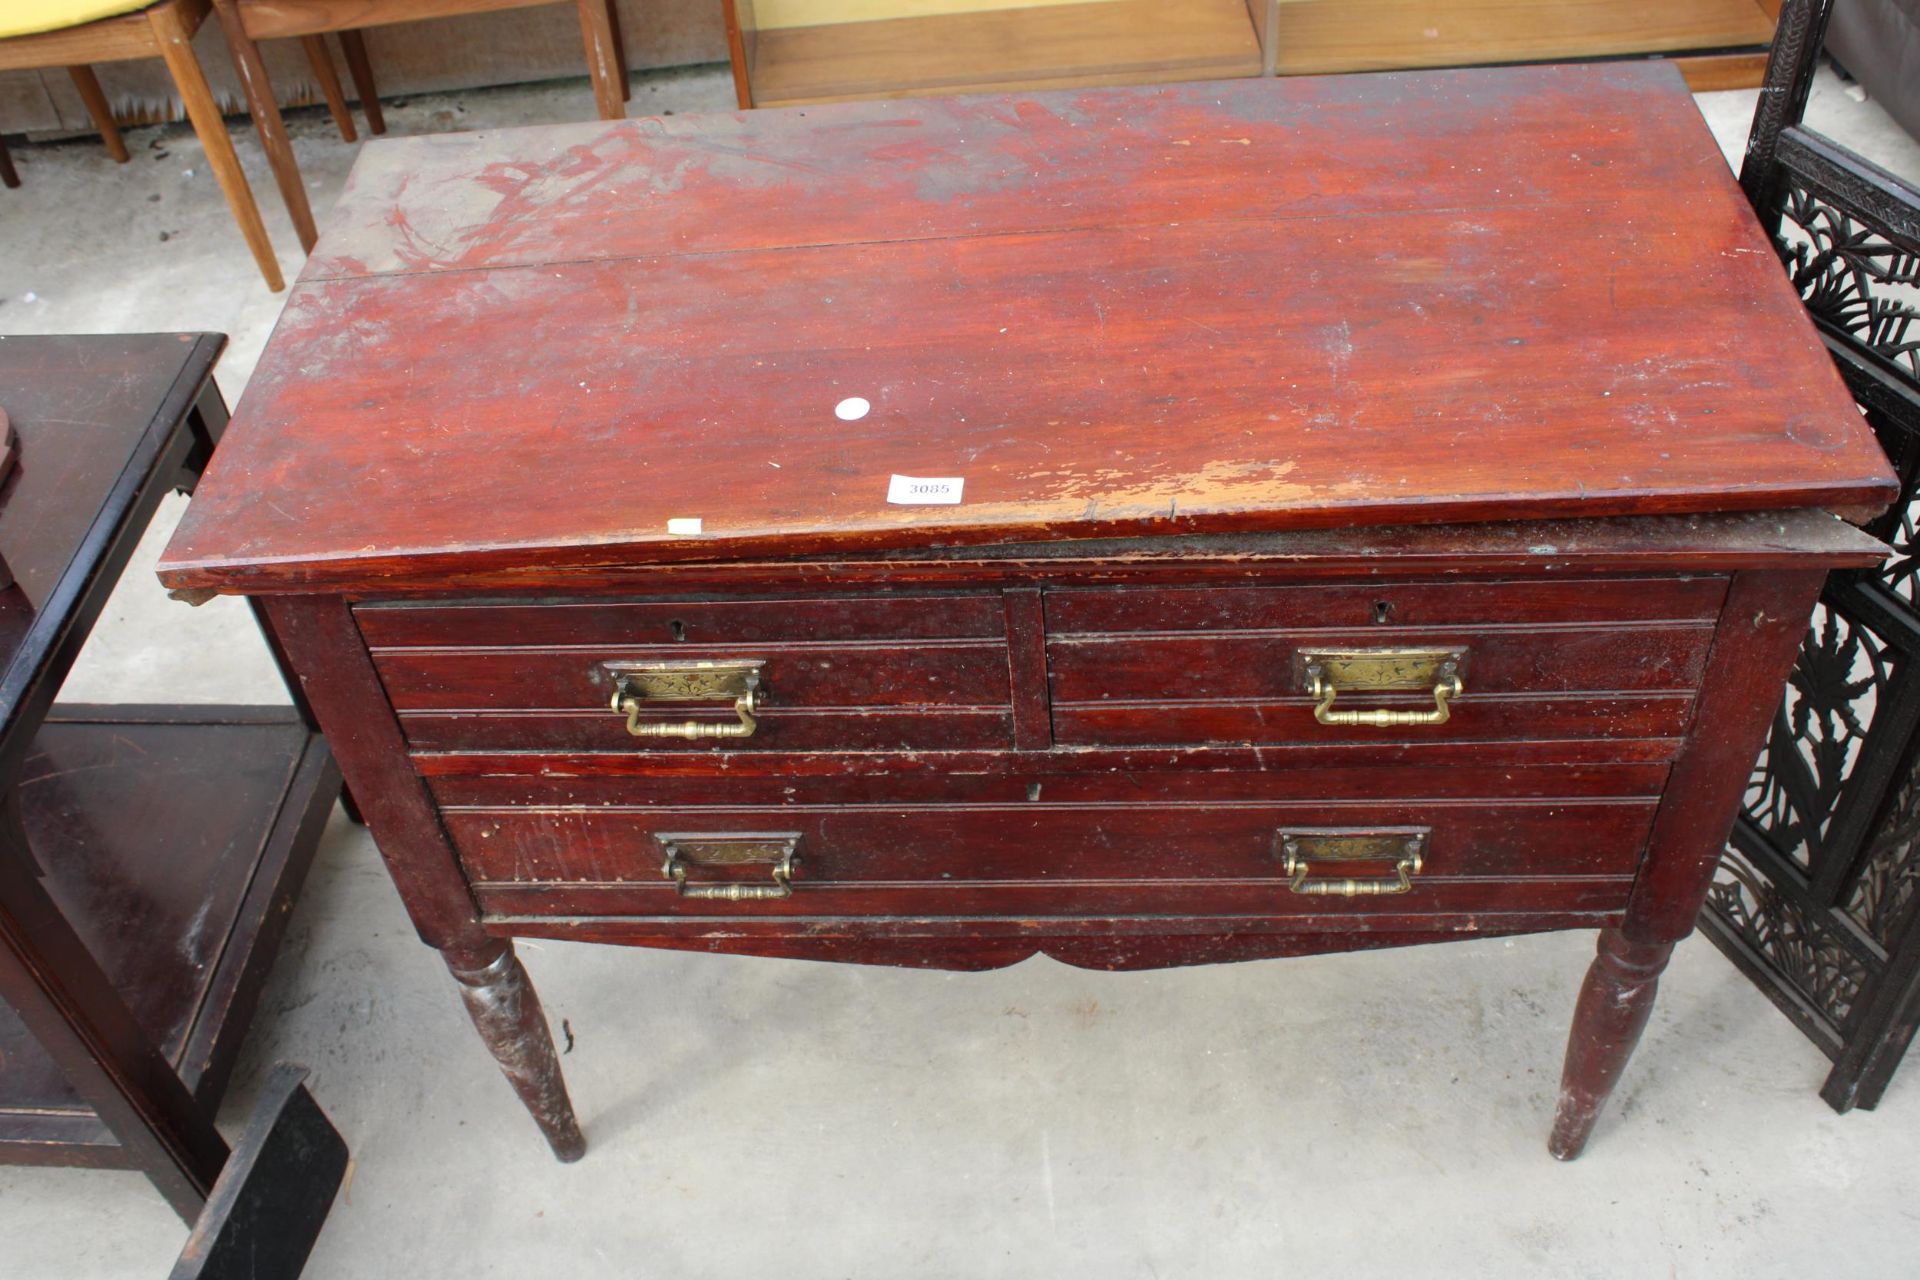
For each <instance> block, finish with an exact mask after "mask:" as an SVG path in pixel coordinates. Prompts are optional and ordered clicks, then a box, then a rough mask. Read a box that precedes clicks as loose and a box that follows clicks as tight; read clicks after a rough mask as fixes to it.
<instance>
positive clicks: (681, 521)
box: [667, 516, 700, 536]
mask: <svg viewBox="0 0 1920 1280" xmlns="http://www.w3.org/2000/svg"><path fill="white" fill-rule="evenodd" d="M667 532H668V533H677V534H682V535H686V536H691V535H693V534H696V533H698V532H700V517H699V516H675V517H673V518H672V519H671V520H668V521H667Z"/></svg>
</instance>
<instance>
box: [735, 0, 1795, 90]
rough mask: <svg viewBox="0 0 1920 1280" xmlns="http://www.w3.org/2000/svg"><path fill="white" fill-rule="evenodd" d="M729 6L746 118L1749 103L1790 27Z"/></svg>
mask: <svg viewBox="0 0 1920 1280" xmlns="http://www.w3.org/2000/svg"><path fill="white" fill-rule="evenodd" d="M800 2H802V3H804V0H800ZM766 3H767V0H762V4H763V7H764V6H765V5H766ZM786 3H787V5H788V6H789V7H788V9H787V10H786V11H785V12H786V13H788V14H790V13H791V7H792V6H793V5H794V4H795V3H796V0H786ZM722 4H723V5H724V6H725V12H726V22H727V36H728V42H729V45H730V47H731V50H732V58H733V74H734V88H735V92H736V94H737V95H738V98H739V103H740V106H741V107H742V108H747V107H779V106H798V105H803V104H806V103H815V102H839V101H847V100H851V99H860V98H891V97H915V96H924V95H929V94H947V93H971V92H1006V91H1012V90H1027V89H1059V88H1073V87H1078V86H1088V85H1111V84H1151V83H1158V82H1164V81H1171V80H1223V79H1235V78H1240V77H1245V76H1259V75H1319V74H1326V73H1332V72H1344V71H1383V70H1398V69H1412V68H1421V67H1446V66H1468V65H1483V64H1489V63H1509V62H1556V61H1577V60H1583V59H1590V58H1632V57H1652V56H1670V57H1673V58H1674V59H1675V61H1676V62H1678V63H1679V65H1680V68H1681V70H1682V72H1683V73H1684V74H1685V75H1686V77H1687V81H1688V84H1689V85H1690V86H1692V87H1693V88H1695V89H1721V88H1734V87H1739V86H1743V85H1755V84H1758V83H1759V82H1760V75H1761V73H1762V71H1763V70H1764V69H1765V66H1766V49H1767V45H1768V42H1769V41H1770V40H1771V39H1772V37H1773V22H1774V16H1775V14H1776V13H1777V12H1778V5H1777V3H1774V0H1566V2H1565V3H1553V4H1542V3H1539V2H1538V0H1453V2H1447V0H1094V2H1092V3H1078V2H1069V3H1052V4H1024V5H1013V6H1011V7H989V8H984V9H970V10H963V11H960V12H944V13H929V12H920V13H917V14H911V15H909V16H899V17H885V16H879V17H865V16H863V17H861V18H860V20H828V21H821V22H819V23H817V24H813V25H792V23H791V21H790V19H789V18H787V17H785V16H783V17H782V18H781V20H780V21H779V22H777V23H772V22H769V23H762V22H758V21H756V16H755V8H754V0H722ZM914 7H916V8H920V7H922V6H918V5H916V6H914ZM876 11H878V12H881V13H884V12H885V9H884V7H883V6H876V5H875V4H873V3H869V4H867V5H865V6H864V7H863V8H861V9H860V10H859V12H860V13H861V14H863V15H865V14H869V13H873V12H876ZM823 12H827V13H829V14H830V13H831V12H832V11H831V10H823ZM841 12H842V13H843V14H844V13H846V12H848V10H847V9H845V8H842V9H841Z"/></svg>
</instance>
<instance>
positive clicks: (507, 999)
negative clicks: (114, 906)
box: [161, 67, 1893, 1158]
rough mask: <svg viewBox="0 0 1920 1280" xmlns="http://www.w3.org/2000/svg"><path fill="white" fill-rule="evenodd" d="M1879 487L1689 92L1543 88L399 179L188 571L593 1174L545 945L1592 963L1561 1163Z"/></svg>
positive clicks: (662, 141)
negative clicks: (242, 606)
mask: <svg viewBox="0 0 1920 1280" xmlns="http://www.w3.org/2000/svg"><path fill="white" fill-rule="evenodd" d="M1335 108H1338V109H1335ZM955 490H958V493H957V494H956V493H955V492H954V491H955ZM916 491H917V492H928V491H932V492H935V493H937V494H943V495H945V496H947V497H949V498H953V497H957V498H958V500H957V501H948V502H944V503H941V504H939V505H918V504H914V503H903V502H900V501H897V500H893V499H898V498H899V497H902V496H908V497H910V496H911V495H912V494H913V493H915V492H916ZM1892 492H1893V481H1892V474H1891V472H1890V471H1889V469H1888V467H1887V465H1886V462H1885V459H1884V458H1883V457H1882V456H1881V455H1880V453H1879V451H1878V450H1877V448H1876V447H1875V446H1874V444H1873V441H1872V439H1871V437H1870V435H1869V433H1868V432H1867V431H1866V429H1865V428H1864V426H1863V425H1862V423H1861V422H1860V419H1859V416H1858V414H1857V413H1856V412H1855V411H1854V410H1853V408H1852V405H1851V403H1850V402H1849V401H1848V400H1847V398H1846V394H1845V391H1844V389H1843V388H1842V386H1841V385H1840V383H1839V381H1838V379H1837V377H1836V376H1835V375H1834V373H1833V370H1832V368H1831V367H1830V365H1829V364H1828V362H1827V360H1826V357H1825V355H1824V354H1823V353H1822V351H1821V350H1820V348H1819V344H1818V342H1817V341H1816V340H1815V339H1814V337H1813V335H1812V334H1811V332H1810V330H1809V329H1808V326H1807V323H1806V321H1805V318H1804V317H1803V315H1802V314H1801V311H1800V308H1799V306H1798V303H1797V301H1796V299H1795V298H1794V297H1793V294H1792V291H1791V290H1790V289H1789V288H1788V287H1787V286H1786V283H1785V282H1784V281H1783V280H1781V279H1780V278H1779V275H1778V273H1777V271H1776V270H1775V269H1774V267H1773V265H1772V263H1771V261H1770V257H1769V253H1768V250H1767V247H1766V241H1765V238H1764V236H1763V235H1762V233H1761V232H1760V229H1759V228H1758V227H1757V226H1756V225H1755V223H1754V221H1753V218H1752V215H1751V213H1750V212H1749V211H1748V209H1747V206H1746V205H1745V203H1744V202H1743V201H1742V200H1741V198H1740V193H1739V191H1738V189H1737V187H1735V185H1734V184H1733V181H1732V179H1731V177H1730V175H1728V173H1727V172H1726V169H1725V166H1724V164H1723V162H1722V161H1721V160H1720V158H1719V155H1718V153H1717V151H1716V150H1715V149H1714V147H1713V145H1712V142H1711V139H1710V137H1709V136H1708V135H1707V133H1706V131H1705V129H1704V127H1703V126H1702V125H1701V123H1700V121H1699V119H1698V116H1697V114H1695V112H1694V109H1693V105H1692V102H1691V100H1690V99H1689V98H1688V97H1687V95H1686V93H1685V91H1684V88H1683V86H1682V85H1681V83H1680V81H1679V79H1678V77H1677V76H1676V75H1675V74H1674V73H1673V72H1672V71H1671V70H1670V69H1658V68H1649V67H1579V68H1547V69H1534V70H1520V71H1508V72H1462V73H1447V74H1432V75H1416V76H1397V77H1378V78H1368V77H1354V78H1348V79H1334V80H1324V81H1313V82H1295V83H1286V84H1263V83H1233V84H1217V85H1208V86H1204V87H1191V86H1183V87H1177V88H1170V89H1161V90H1152V91H1147V90H1102V91H1090V92H1087V93H1082V94H1074V95H1052V96H1047V95H1042V96H1036V97H1031V98H1008V99H970V100H954V101H950V102H917V103H890V104H859V105H849V106H836V107H825V108H817V109H815V108H810V109H808V110H806V111H804V112H801V111H793V112H766V113H756V114H755V115H753V116H751V117H747V118H732V117H727V118H714V119H692V118H679V117H676V118H675V119H673V120H670V121H635V122H629V123H626V124H615V125H611V126H591V127H582V128H560V129H542V130H526V131H519V132H507V133H498V134H486V135H475V136H471V137H462V138H458V139H451V140H449V139H425V140H420V141H418V142H409V143H403V144H399V145H396V146H393V147H389V148H387V149H385V150H384V151H371V152H369V153H368V156H367V157H366V158H365V159H364V160H363V162H362V163H361V165H360V167H359V168H358V170H357V171H356V174H355V177H354V181H353V184H352V188H351V190H350V192H349V194H348V197H347V198H346V200H345V202H344V203H343V206H342V208H341V211H340V213H339V215H338V216H337V218H336V224H335V227H334V229H333V230H332V231H331V232H330V233H329V235H328V237H327V238H326V239H324V240H323V241H322V243H321V245H320V247H319V250H318V252H317V253H316V255H315V257H314V259H313V262H312V263H311V265H310V266H309V269H308V275H307V277H306V278H305V279H304V280H303V282H302V283H301V284H300V286H299V287H298V289H297V290H296V291H295V294H294V296H293V298H292V300H291V302H290V304H289V307H288V311H287V316H286V319H285V320H284V321H283V322H282V325H281V328H280V330H279V332H278V333H277V334H276V335H275V337H274V339H273V341H272V342H271V343H270V344H269V347H268V350H267V352H266V354H265V356H264V357H263V360H262V363H261V365H260V369H259V372H258V373H257V375H256V378H255V381H254V383H253V385H252V387H251V388H250V389H249V392H248V396H247V399H246V401H245V402H244V403H243V405H242V406H241V410H240V413H239V416H238V418H237V419H236V425H235V428H234V430H233V432H232V433H231V434H230V435H229V437H228V440H227V442H226V443H225V444H223V445H222V448H221V450H220V453H219V456H218V457H217V458H216V459H215V462H214V464H213V468H212V472H211V474H210V475H209V478H208V481H207V484H206V485H205V487H204V489H203V492H202V495H201V497H200V498H199V499H198V501H197V502H196V505H195V507H194V509H193V511H192V512H191V513H190V514H189V517H188V519H187V521H186V522H185V523H184V524H183V525H182V528H181V531H180V533H179V534H178V535H177V537H176V539H175V542H174V544H173V546H172V547H171V548H170V549H169V551H168V553H167V557H166V559H165V561H164V562H163V565H162V570H161V572H162V576H163V578H164V579H165V580H166V581H167V582H168V584H169V585H170V586H172V587H174V588H175V589H176V590H177V591H178V592H180V593H182V594H183V595H186V596H188V597H189V598H193V597H196V596H198V595H199V594H203V593H209V592H223V591H224V592H238V593H243V594H249V595H253V596H257V597H259V598H260V599H261V601H262V602H263V605H264V608H265V610H266V612H267V614H268V616H269V617H270V618H271V619H272V620H273V625H274V631H275V633H276V635H277V636H278V637H279V639H280V641H281V643H282V644H283V645H284V646H285V649H286V652H287V654H288V656H289V658H290V660H291V661H292V663H293V665H294V666H295V668H296V669H297V670H298V671H299V672H300V673H301V677H302V682H303V686H304V688H305V690H306V692H307V694H308V696H309V697H310V698H311V700H312V703H313V706H314V709H315V711H316V713H317V715H318V716H319V718H320V721H321V723H322V724H323V725H324V726H325V727H326V729H327V732H328V734H329V738H330V741H331V742H332V744H333V747H334V749H335V751H336V753H337V754H338V756H339V758H340V760H341V763H342V767H343V769H344V771H345V773H346V776H347V778H348V781H349V783H350V784H351V786H352V787H353V789H354V793H355V794H356V796H358V797H359V799H360V800H361V802H362V804H363V806H364V809H365V812H366V815H367V818H368V820H369V823H370V825H371V827H372V830H373V832H374V834H375V836H376V838H377V840H378V842H379V844H380V848H381V851H382V853H383V855H384V856H385V858H386V860H387V862H388V865H389V867H390V868H391V870H392V872H393V874H394V877H395V880H396V882H397V883H398V884H399V886H400V889H401V892H402V894H403V895H404V896H405V898H406V900H407V904H408V907H409V909H410V910H411V912H412V914H413V919H414V922H415V924H416V926H417V927H418V928H419V930H420V933H421V935H422V937H423V938H424V939H425V940H426V941H428V942H429V943H430V944H432V945H433V946H435V947H438V948H440V949H441V951H442V952H443V953H444V954H445V956H446V958H447V960H448V963H449V965H450V967H451V968H452V971H453V973H454V975H455V978H456V980H457V982H458V983H459V985H460V986H461V989H462V991H463V994H464V996H465V998H466V1000H467V1003H468V1008H469V1010H470V1011H471V1012H472V1013H473V1015H474V1018H475V1020H476V1022H477V1023H478V1025H479V1027H480V1030H481V1032H482V1035H483V1036H484V1037H485V1038H486V1040H487V1042H488V1044H489V1045H490V1046H491V1047H492V1048H493V1050H494V1052H495V1053H496V1055H497V1056H498V1057H499V1058H500V1061H501V1064H502V1066H503V1068H504V1069H505V1071H506V1072H507V1074H508V1076H509V1078H510V1079H511V1080H512V1082H513V1083H514V1084H515V1086H516V1087H517V1088H518V1089H519V1091H520V1093H521V1095H522V1097H523V1098H524V1099H525V1100H526V1101H527V1103H528V1105H529V1107H530V1108H531V1109H532V1110H533V1112H534V1114H535V1116H536V1118H537V1119H538V1120H539V1121H540V1122H541V1125H542V1127H543V1129H544V1130H545V1132H546V1133H547V1136H548V1138H549V1140H550V1141H551V1142H552V1143H553V1145H554V1148H555V1150H556V1151H557V1152H558V1153H559V1154H561V1155H562V1156H563V1157H564V1158H571V1157H574V1156H577V1155H578V1154H580V1153H581V1151H582V1150H583V1149H584V1143H583V1139H582V1136H581V1134H580V1131H579V1128H578V1126H577V1125H576V1123H575V1122H574V1120H573V1115H572V1110H571V1106H570V1104H569V1103H568V1101H567V1098H566V1095H565V1092H564V1089H563V1087H562V1085H561V1083H560V1077H559V1070H558V1065H557V1059H556V1058H555V1057H554V1054H553V1049H552V1044H551V1041H550V1038H549V1036H548V1034H547V1031H546V1029H545V1027H544V1025H543V1023H542V1020H541V1015H540V1011H539V1005H538V1001H537V999H535V997H534V995H533V993H532V991H531V989H530V988H529V987H528V986H527V984H526V981H525V976H524V974H523V973H522V972H521V971H520V969H519V967H518V964H517V962H516V961H515V960H514V959H513V953H512V949H511V944H510V939H512V938H514V937H524V936H544V937H559V938H568V939H591V940H600V941H607V942H617V943H625V944H633V945H645V946H657V947H673V948H683V949H694V950H706V951H717V952H736V953H749V954H759V955H778V956H800V957H809V958H815V959H822V960H843V961H856V962H864V963H882V964H898V965H919V966H931V967H945V968H961V969H978V968H987V967H992V966H996V965H1004V964H1009V963H1013V962H1015V961H1018V960H1020V959H1023V958H1025V957H1027V956H1031V955H1034V954H1036V953H1044V954H1047V955H1051V956H1054V957H1057V958H1059V959H1062V960H1065V961H1067V962H1069V963H1074V964H1082V965H1092V966H1099V967H1103V968H1114V969H1131V968H1146V967H1151V966H1156V965H1169V964H1193V963H1204V962H1212V961H1223V960H1236V959H1247V958H1253V957H1259V956H1282V955H1298V954H1306V953H1311V952H1319V951H1331V950H1344V949H1351V948H1359V947H1381V946H1395V945H1404V944H1409V943H1420V942H1434V941H1443V940H1447V939H1454V938H1461V937H1484V936H1488V935H1498V934H1510V933H1520V932H1527V931H1535V930H1542V929H1566V928H1599V929H1601V930H1602V931H1603V932H1602V935H1601V936H1602V943H1601V948H1600V952H1599V957H1598V959H1597V960H1596V962H1595V966H1594V970H1593V974H1592V976H1591V977H1590V978H1589V980H1588V983H1587V987H1586V989H1585V992H1584V994H1583V995H1582V997H1581V1001H1580V1005H1579V1012H1578V1014H1577V1016H1576V1023H1575V1029H1574V1033H1573V1039H1572V1044H1571V1048H1570V1053H1569V1058H1568V1074H1567V1080H1566V1089H1565V1092H1564V1094H1563V1099H1562V1107H1561V1113H1560V1118H1559V1121H1558V1124H1557V1127H1556V1130H1555V1136H1554V1139H1553V1149H1554V1151H1555V1152H1556V1154H1559V1155H1561V1156H1572V1155H1574V1154H1577V1152H1578V1151H1579V1149H1580V1147H1581V1146H1582V1144H1583V1143H1584V1141H1585V1139H1586V1136H1587V1133H1588V1132H1589V1130H1590V1128H1591V1126H1592V1123H1593V1121H1594V1117H1595V1115H1596V1114H1597V1112H1598V1109H1599V1107H1600V1105H1601V1104H1602V1103H1603V1102H1604V1100H1605V1096H1606V1094H1607V1092H1608V1091H1609V1090H1610V1089H1611V1088H1612V1085H1613V1082H1614V1081H1615V1079H1617V1077H1618V1074H1619V1071H1620V1070H1621V1068H1622V1066H1623V1064H1624V1062H1625V1060H1626V1056H1627V1054H1628V1053H1629V1052H1630V1051H1631V1048H1632V1042H1633V1039H1634V1037H1635V1035H1637V1032H1638V1027H1639V1026H1640V1024H1641V1023H1642V1022H1643V1021H1644V1018H1645V1016H1646V1013H1647V1010H1648V1009H1649V1008H1650V1007H1651V997H1652V992H1653V986H1654V983H1655V981H1656V979H1657V976H1658V973H1659V970H1660V968H1661V967H1662V966H1663V965H1664V963H1665V960H1666V956H1667V954H1668V952H1669V951H1670V950H1671V947H1672V945H1673V943H1674V942H1675V941H1676V940H1677V939H1679V938H1680V937H1683V936H1684V935H1685V934H1686V933H1687V932H1688V930H1689V929H1690V928H1691V927H1692V922H1693V918H1694V914H1695V912H1696V911H1697V910H1698V908H1699V905H1700V901H1701V898H1702V896H1703V895H1704V894H1705V892H1706V889H1707V884H1708V881H1709V878H1710V876H1711V874H1712V871H1713V867H1714V863H1715V859H1716V856H1717V854H1718V851H1719V849H1720V847H1721V844H1722V842H1723V840H1724V838H1725V834H1726V831H1727V828H1728V825H1729V823H1730V822H1731V820H1732V817H1733V813H1734V809H1735V806H1736V804H1737V803H1738V800H1739V796H1740V792H1741V789H1742V787H1743V785H1744V783H1745V780H1746V776H1747V771H1748V768H1749V766H1750V764H1751V760H1752V754H1753V751H1754V748H1755V746H1756V745H1757V744H1758V742H1759V741H1760V739H1761V737H1762V736H1763V734H1764V731H1765V727H1766V723H1767V719H1768V716H1769V714H1770V712H1771V709H1772V704H1773V702H1774V701H1775V699H1776V696H1777V691H1778V689H1779V685H1780V681H1781V680H1782V679H1783V678H1784V676H1785V674H1786V672H1787V670H1788V668H1789V666H1790V664H1791V662H1792V659H1793V655H1794V651H1795V648H1796V646H1797V643H1798V638H1799V636H1800V634H1801V632H1802V630H1803V628H1804V625H1805V619H1806V616H1807V613H1808V611H1809V610H1810V609H1811V608H1812V606H1813V602H1814V600H1815V597H1816V595H1817V593H1818V591H1819V587H1820V583H1821V581H1822V579H1823V577H1824V575H1825V573H1826V572H1827V570H1828V569H1830V568H1833V567H1836V566H1865V565H1870V564H1873V563H1876V562H1877V561H1878V559H1879V558H1880V556H1881V555H1882V554H1883V551H1884V548H1883V547H1882V546H1881V545H1880V544H1879V543H1877V542H1876V541H1874V540H1873V539H1871V538H1869V537H1867V536H1865V535H1864V534H1862V533H1860V532H1859V531H1858V530H1856V529H1855V528H1853V527H1852V526H1851V525H1849V524H1847V523H1846V522H1845V521H1843V520H1841V519H1839V518H1836V516H1835V515H1834V514H1832V513H1833V512H1842V513H1845V514H1847V515H1851V516H1855V517H1863V516H1865V515H1867V514H1869V513H1871V512H1874V511H1876V510H1878V509H1879V508H1880V507H1881V506H1883V505H1884V504H1885V502H1886V501H1887V499H1888V498H1889V497H1890V495H1891V494H1892ZM890 494H891V495H893V499H890V497H889V495H890Z"/></svg>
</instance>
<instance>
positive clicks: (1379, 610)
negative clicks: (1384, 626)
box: [1373, 600, 1393, 622]
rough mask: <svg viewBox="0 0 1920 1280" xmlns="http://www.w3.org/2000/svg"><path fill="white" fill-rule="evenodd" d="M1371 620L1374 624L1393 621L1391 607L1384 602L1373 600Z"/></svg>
mask: <svg viewBox="0 0 1920 1280" xmlns="http://www.w3.org/2000/svg"><path fill="white" fill-rule="evenodd" d="M1373 620H1374V621H1375V622H1391V621H1393V605H1392V604H1391V603H1390V602H1388V601H1386V600H1375V601H1374V602H1373Z"/></svg>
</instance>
